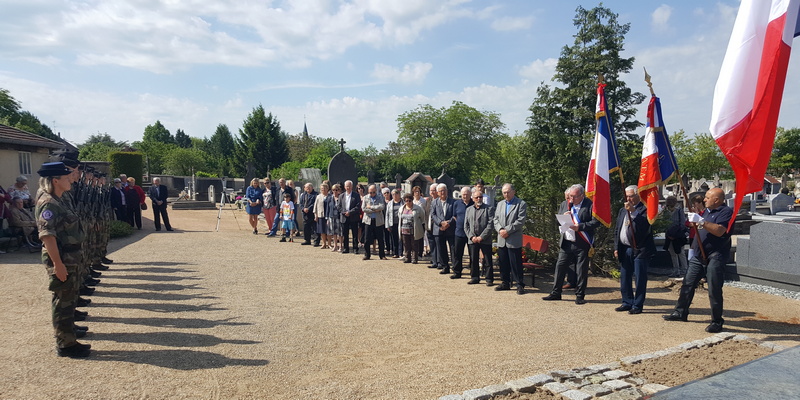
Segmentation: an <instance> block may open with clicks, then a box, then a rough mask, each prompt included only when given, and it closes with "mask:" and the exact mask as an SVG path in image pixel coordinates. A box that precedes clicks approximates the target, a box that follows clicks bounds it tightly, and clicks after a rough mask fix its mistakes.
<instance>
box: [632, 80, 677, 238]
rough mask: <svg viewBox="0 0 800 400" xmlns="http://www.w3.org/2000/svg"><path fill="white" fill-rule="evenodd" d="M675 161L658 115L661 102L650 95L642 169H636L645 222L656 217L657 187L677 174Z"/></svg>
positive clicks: (651, 220)
mask: <svg viewBox="0 0 800 400" xmlns="http://www.w3.org/2000/svg"><path fill="white" fill-rule="evenodd" d="M677 172H678V162H677V160H676V159H675V154H674V152H673V151H672V145H671V144H670V142H669V135H668V134H667V128H666V127H664V119H663V118H662V116H661V101H660V99H659V98H658V97H656V96H655V95H653V96H652V97H650V104H648V106H647V130H646V131H645V134H644V143H643V145H642V167H641V169H640V170H639V184H638V186H639V196H640V197H641V199H642V201H643V202H644V203H645V205H647V220H648V221H650V224H652V223H653V222H654V221H655V220H656V218H657V217H658V201H659V195H658V186H659V185H663V184H665V183H667V181H669V180H670V178H672V177H674V176H676V175H677Z"/></svg>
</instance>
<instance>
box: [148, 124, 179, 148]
mask: <svg viewBox="0 0 800 400" xmlns="http://www.w3.org/2000/svg"><path fill="white" fill-rule="evenodd" d="M142 142H158V143H164V144H175V138H174V137H173V136H172V134H171V133H170V132H169V130H168V129H167V128H166V127H165V126H164V125H163V124H162V123H161V121H159V120H157V121H156V123H155V124H153V125H147V127H145V128H144V136H143V137H142Z"/></svg>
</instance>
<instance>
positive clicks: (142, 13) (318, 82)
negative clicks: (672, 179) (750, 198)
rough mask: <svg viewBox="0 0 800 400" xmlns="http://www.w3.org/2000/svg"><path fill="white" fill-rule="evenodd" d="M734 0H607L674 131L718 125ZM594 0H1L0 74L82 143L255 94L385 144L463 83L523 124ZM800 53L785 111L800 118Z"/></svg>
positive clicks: (296, 121)
mask: <svg viewBox="0 0 800 400" xmlns="http://www.w3.org/2000/svg"><path fill="white" fill-rule="evenodd" d="M738 3H739V2H738V1H737V0H721V1H717V2H712V1H699V2H698V1H688V0H680V1H666V2H650V1H630V0H628V1H622V0H612V1H605V2H603V4H604V5H605V6H606V7H609V8H611V9H612V10H613V11H614V12H616V13H618V14H619V15H620V20H621V22H623V23H625V22H630V23H631V30H630V32H629V33H628V35H627V38H626V51H625V53H624V56H626V57H630V56H634V57H636V64H635V67H634V69H633V71H632V73H631V74H629V75H628V76H626V77H625V78H624V79H625V81H626V82H627V83H628V85H629V86H630V87H631V88H633V89H634V90H638V91H640V92H643V93H647V87H646V84H645V82H644V80H643V73H642V67H646V68H647V70H648V72H649V73H650V74H651V75H652V76H653V83H654V88H655V90H656V94H657V95H658V96H659V97H661V99H662V105H663V110H664V113H665V115H664V119H665V122H666V126H667V128H668V129H669V130H670V131H676V130H678V129H684V130H686V131H687V132H688V133H690V134H691V133H695V132H708V124H709V120H710V114H711V102H712V94H713V91H714V84H715V83H716V79H717V75H718V73H719V66H720V63H721V62H722V58H723V56H724V52H725V48H726V46H727V42H728V37H729V35H730V31H731V29H732V26H733V21H734V19H735V16H736V11H737V8H738ZM597 4H598V3H597V2H576V1H539V0H535V1H534V0H524V1H523V0H520V1H516V0H500V1H492V2H487V1H477V0H475V1H469V0H404V1H402V2H401V1H389V0H338V1H337V0H306V1H267V0H264V1H256V0H250V1H243V0H236V1H207V0H194V1H190V0H181V1H166V0H140V1H135V2H134V1H114V0H83V1H73V0H60V1H55V2H54V1H51V0H26V1H25V2H21V1H18V0H16V1H14V0H0V10H2V15H3V18H2V19H0V87H2V88H5V89H8V90H10V91H11V94H12V95H13V96H14V97H15V98H16V99H17V100H19V101H20V102H21V103H22V106H23V108H24V109H26V110H29V111H31V112H33V113H34V114H36V115H37V116H38V117H39V118H40V119H41V120H42V122H44V123H46V124H48V125H50V126H51V127H53V128H55V129H54V130H56V131H58V132H61V134H62V136H63V137H65V138H66V139H67V140H70V141H71V142H74V143H82V142H83V141H85V140H86V139H87V138H88V137H89V135H91V134H95V133H98V132H99V133H108V134H110V135H112V136H113V137H114V138H116V139H117V140H126V141H135V140H139V139H141V137H142V132H143V130H144V128H145V126H147V125H148V124H152V123H153V122H155V121H156V120H161V122H162V123H163V124H164V125H165V126H166V127H167V128H168V129H170V131H171V132H173V133H175V131H176V130H177V129H179V128H180V129H183V130H184V131H185V132H186V133H187V134H189V135H190V136H195V137H204V136H205V137H210V136H211V135H212V134H213V132H214V130H215V128H216V126H217V125H218V124H220V123H224V124H227V125H228V127H229V128H230V129H231V131H232V132H234V133H235V132H237V131H238V129H239V128H240V127H241V125H242V121H243V120H244V119H245V118H246V117H247V114H248V113H249V112H250V111H251V110H252V109H253V107H255V106H257V105H259V104H262V105H263V106H264V108H265V109H266V110H267V111H268V112H272V113H273V114H274V115H275V116H277V118H278V120H279V121H280V122H281V125H282V128H283V129H284V130H285V131H287V132H288V133H290V134H294V133H298V132H300V131H302V129H303V120H304V117H305V120H306V122H307V124H308V129H309V133H311V134H312V135H315V136H320V137H335V138H344V139H345V140H346V141H347V146H348V147H351V148H363V147H364V146H367V145H369V144H374V145H375V146H376V147H378V148H383V147H384V146H385V145H386V144H387V143H388V142H389V141H391V140H395V139H396V137H397V122H396V119H397V116H398V115H400V114H401V113H403V112H406V111H409V110H412V109H414V108H415V107H416V106H417V105H419V104H431V105H433V106H435V107H442V106H448V105H450V104H451V103H452V101H454V100H458V101H462V102H464V103H466V104H468V105H470V106H472V107H475V108H477V109H480V110H487V111H493V112H497V113H499V114H500V115H501V119H502V120H503V122H504V123H505V124H506V127H507V129H506V131H507V132H508V133H510V134H515V133H521V132H522V131H524V130H525V128H526V118H527V117H528V116H529V112H528V107H529V106H530V104H531V103H532V101H533V99H534V97H535V93H536V88H537V87H538V86H539V84H540V83H541V82H542V81H547V82H549V81H550V78H551V77H552V74H553V68H554V66H555V62H556V60H557V58H558V56H559V53H560V50H561V48H562V47H563V46H564V45H567V44H571V43H572V40H573V38H572V35H573V34H574V32H575V28H574V26H573V24H572V18H573V17H574V15H575V9H576V8H577V7H578V6H579V5H582V6H583V7H585V8H591V7H594V6H596V5H597ZM798 62H800V61H798V57H797V56H795V57H794V58H793V59H792V62H791V65H790V69H789V77H788V79H787V87H786V95H785V98H784V103H783V107H782V108H783V110H782V113H781V119H780V121H779V125H780V126H786V127H795V126H800V113H796V112H794V110H796V109H797V107H798V105H800V96H798V95H797V94H796V93H797V92H798V91H797V90H796V87H797V83H796V82H797V81H798V79H797V78H796V77H797V76H800V69H799V68H798V65H797V64H798ZM644 107H645V106H644V105H643V106H642V107H641V110H640V112H639V114H638V118H639V120H642V121H643V120H644V118H645V109H644ZM641 133H643V131H642V132H641Z"/></svg>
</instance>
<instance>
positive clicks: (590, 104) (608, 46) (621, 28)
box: [507, 5, 645, 240]
mask: <svg viewBox="0 0 800 400" xmlns="http://www.w3.org/2000/svg"><path fill="white" fill-rule="evenodd" d="M617 17H618V15H617V14H615V13H614V12H612V11H611V10H610V9H608V8H605V7H603V6H602V5H600V6H598V7H595V8H592V9H588V10H587V9H585V8H583V7H578V8H577V10H576V12H575V18H574V19H573V24H574V25H575V27H576V28H577V33H576V34H575V35H574V38H575V40H574V42H573V44H572V45H568V46H564V47H563V48H562V50H561V55H560V57H559V59H558V63H557V64H556V69H555V75H554V76H553V81H555V82H556V84H554V85H553V86H550V85H547V84H544V83H542V85H541V86H539V88H538V89H537V92H536V98H535V99H534V101H533V104H532V105H531V106H530V108H529V110H530V111H531V115H530V117H529V118H528V129H527V130H526V131H525V134H524V139H523V140H522V143H520V147H519V152H520V155H521V157H519V159H518V160H517V162H515V163H514V165H511V166H509V168H508V174H507V175H509V176H510V178H511V180H512V181H514V182H515V183H516V184H517V187H518V193H519V194H520V195H521V196H522V197H523V198H525V199H526V200H527V201H528V203H529V204H535V205H536V207H537V208H538V209H539V211H534V210H531V211H529V218H530V217H533V218H530V219H531V221H532V222H533V224H532V230H533V232H532V233H534V234H536V235H541V236H540V237H545V238H548V239H551V240H557V239H558V238H557V231H556V230H555V229H554V228H553V218H552V211H553V210H556V209H557V208H558V204H559V203H560V202H561V201H563V200H564V197H563V192H564V189H565V188H566V187H567V186H569V185H572V184H575V183H583V182H585V180H586V171H587V168H588V164H589V158H590V150H591V149H590V147H591V145H592V142H593V138H594V130H595V125H596V122H595V105H596V100H597V82H598V76H599V75H603V78H604V81H605V84H606V87H605V93H606V98H607V100H608V105H609V113H610V115H611V118H612V120H613V121H614V130H615V133H616V135H617V139H618V144H619V146H620V153H621V154H620V155H621V158H622V167H623V172H624V173H625V176H626V177H627V179H628V182H632V183H636V177H637V176H638V172H639V165H638V160H639V159H640V157H641V139H640V137H639V136H637V135H636V134H635V133H634V131H635V130H636V129H637V128H639V127H641V126H642V123H641V122H639V121H637V120H635V114H636V108H635V106H636V105H638V104H641V103H642V101H643V100H644V98H645V96H644V95H643V94H641V93H638V92H632V91H631V89H630V88H628V87H627V85H626V84H625V82H623V81H622V80H621V79H620V76H621V75H623V74H625V73H627V72H629V71H630V70H631V68H632V66H633V63H634V58H633V57H630V58H623V57H622V56H621V54H622V52H623V50H624V41H625V35H626V34H627V33H628V31H629V30H630V24H620V23H619V21H618V19H617ZM637 154H638V156H637ZM611 181H612V182H611V183H612V200H617V201H618V202H621V197H622V194H621V193H622V192H621V187H620V184H621V182H620V180H619V179H618V178H617V177H616V176H615V177H614V179H612V180H611ZM615 194H619V196H616V195H615ZM617 197H619V199H617Z"/></svg>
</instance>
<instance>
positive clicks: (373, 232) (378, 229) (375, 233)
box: [364, 218, 386, 258]
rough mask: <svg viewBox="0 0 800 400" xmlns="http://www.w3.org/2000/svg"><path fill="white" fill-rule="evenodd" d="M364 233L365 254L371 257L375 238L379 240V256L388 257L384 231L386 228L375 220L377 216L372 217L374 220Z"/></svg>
mask: <svg viewBox="0 0 800 400" xmlns="http://www.w3.org/2000/svg"><path fill="white" fill-rule="evenodd" d="M364 228H365V233H364V255H365V256H366V257H367V258H369V257H370V250H371V249H372V242H373V241H374V240H377V241H378V256H379V257H380V258H384V257H386V251H385V249H384V245H383V231H385V230H386V228H384V227H383V225H381V226H377V224H376V222H375V218H373V219H372V222H371V223H370V224H369V225H366V226H365V227H364Z"/></svg>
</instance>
